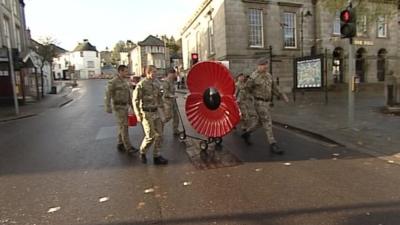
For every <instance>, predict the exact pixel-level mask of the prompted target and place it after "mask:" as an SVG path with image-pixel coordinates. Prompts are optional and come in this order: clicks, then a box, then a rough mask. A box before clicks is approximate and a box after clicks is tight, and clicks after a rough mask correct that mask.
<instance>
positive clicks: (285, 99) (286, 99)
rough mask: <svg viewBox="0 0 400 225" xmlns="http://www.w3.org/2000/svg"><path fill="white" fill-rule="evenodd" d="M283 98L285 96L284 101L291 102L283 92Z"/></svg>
mask: <svg viewBox="0 0 400 225" xmlns="http://www.w3.org/2000/svg"><path fill="white" fill-rule="evenodd" d="M282 98H283V101H285V102H286V103H289V98H288V96H287V95H286V94H282Z"/></svg>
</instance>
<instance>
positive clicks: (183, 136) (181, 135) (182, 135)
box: [179, 131, 186, 141]
mask: <svg viewBox="0 0 400 225" xmlns="http://www.w3.org/2000/svg"><path fill="white" fill-rule="evenodd" d="M185 139H186V133H185V132H184V131H183V132H181V133H180V134H179V140H181V141H183V140H185Z"/></svg>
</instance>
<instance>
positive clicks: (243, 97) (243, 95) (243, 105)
mask: <svg viewBox="0 0 400 225" xmlns="http://www.w3.org/2000/svg"><path fill="white" fill-rule="evenodd" d="M247 79H248V78H247V77H245V76H244V74H243V73H241V74H239V75H238V76H237V82H236V84H235V85H236V94H235V97H236V100H237V103H238V105H239V109H240V113H241V117H240V120H241V128H242V130H243V131H246V130H247V128H248V126H249V122H250V121H255V120H258V119H257V114H256V112H255V109H254V102H253V97H252V96H251V95H250V94H249V93H248V91H247V89H246V82H247ZM249 144H250V142H249Z"/></svg>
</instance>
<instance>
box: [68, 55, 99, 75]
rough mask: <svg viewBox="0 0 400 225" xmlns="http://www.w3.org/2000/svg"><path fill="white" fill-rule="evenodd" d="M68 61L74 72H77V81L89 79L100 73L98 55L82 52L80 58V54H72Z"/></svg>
mask: <svg viewBox="0 0 400 225" xmlns="http://www.w3.org/2000/svg"><path fill="white" fill-rule="evenodd" d="M70 60H71V65H72V66H75V71H79V77H77V78H79V79H89V78H91V76H96V75H99V74H100V73H101V68H100V67H101V65H100V62H101V61H100V53H97V52H94V51H84V52H83V57H81V52H72V53H70ZM91 62H92V63H91ZM89 67H90V68H89Z"/></svg>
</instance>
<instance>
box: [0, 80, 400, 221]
mask: <svg viewBox="0 0 400 225" xmlns="http://www.w3.org/2000/svg"><path fill="white" fill-rule="evenodd" d="M104 85H105V81H101V80H92V81H84V82H81V83H80V89H79V90H76V95H75V100H74V101H72V102H71V103H69V104H68V105H65V106H64V107H62V108H53V109H49V110H47V111H45V112H44V113H41V114H39V115H38V116H35V117H31V118H27V119H22V120H18V121H10V122H6V123H1V124H0V224H1V225H2V224H18V225H28V224H30V225H33V224H36V225H42V224H51V225H72V224H82V225H89V224H91V225H106V224H111V225H123V224H132V225H133V224H134V225H139V224H145V225H147V224H171V225H178V224H182V225H186V224H187V225H192V224H193V225H194V224H196V225H199V224H240V225H247V224H251V225H253V224H260V225H261V224H263V225H265V224H273V225H289V224H295V225H313V224H316V225H336V224H337V225H339V224H342V225H379V224H382V225H398V224H400V188H399V187H400V176H399V174H400V167H399V166H398V165H396V164H391V163H388V162H385V161H382V160H379V159H375V158H373V157H371V156H369V155H365V154H362V153H358V152H355V151H352V150H349V149H346V148H345V147H340V146H334V145H330V144H326V143H323V142H320V141H318V140H314V139H311V138H307V137H304V136H302V135H299V134H297V133H294V132H292V131H289V130H286V129H284V128H278V127H277V128H275V134H276V137H277V139H278V141H279V142H280V145H281V146H282V148H283V149H285V150H286V154H285V155H283V156H272V155H270V154H269V152H268V145H267V143H266V141H265V139H266V138H265V137H264V134H263V132H262V131H258V132H257V133H256V134H255V135H254V137H253V142H254V144H253V145H252V146H246V145H245V144H244V143H243V141H242V140H241V139H240V134H239V133H237V132H236V131H234V132H232V133H231V134H229V135H228V136H227V137H225V138H224V143H223V144H224V145H223V151H224V152H226V153H228V154H230V155H231V156H233V157H234V158H236V159H238V161H237V162H236V163H235V164H234V165H233V166H232V165H230V166H220V167H219V168H216V169H199V167H197V166H196V160H193V163H192V161H191V160H190V159H189V158H190V157H189V155H190V154H188V151H186V146H185V144H183V143H181V142H180V141H179V140H177V138H176V137H174V136H173V135H172V129H171V127H167V128H166V132H165V134H164V137H165V140H164V145H163V146H164V147H163V149H162V151H163V155H164V156H165V157H167V158H168V159H170V164H169V165H168V166H162V167H158V166H154V165H153V164H152V163H151V161H150V163H149V164H148V165H143V164H141V163H140V161H139V160H138V159H137V158H135V157H129V156H127V155H125V154H121V153H119V152H117V150H116V148H115V147H116V134H115V131H116V127H115V122H114V121H115V120H114V117H113V116H112V115H110V114H107V113H105V112H104V108H103V96H104ZM180 101H181V103H182V101H183V99H182V98H181V99H180ZM310 122H312V121H310ZM191 132H192V131H190V130H189V131H188V133H191ZM130 136H131V140H132V143H133V144H134V145H135V146H138V145H139V143H140V141H141V139H142V137H143V134H142V131H141V127H140V126H137V127H134V128H131V129H130ZM149 158H151V154H149ZM145 191H147V192H149V193H145ZM52 211H53V212H52Z"/></svg>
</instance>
